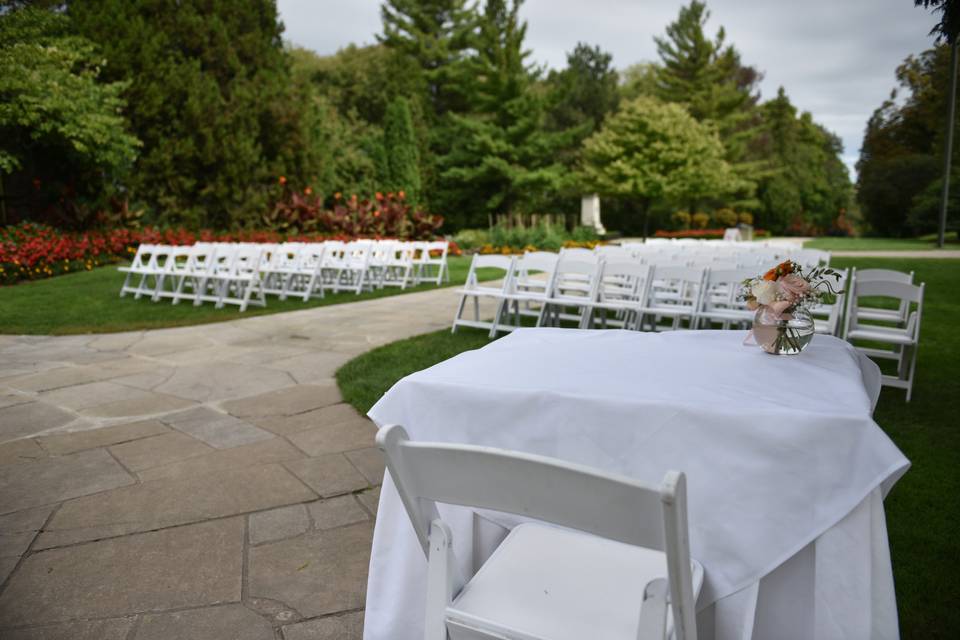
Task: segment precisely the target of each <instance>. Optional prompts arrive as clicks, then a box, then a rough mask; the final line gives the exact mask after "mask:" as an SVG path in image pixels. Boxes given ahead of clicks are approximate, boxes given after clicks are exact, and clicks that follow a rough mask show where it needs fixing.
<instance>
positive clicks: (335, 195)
mask: <svg viewBox="0 0 960 640" xmlns="http://www.w3.org/2000/svg"><path fill="white" fill-rule="evenodd" d="M342 197H343V194H342V193H340V192H339V191H337V192H336V193H335V194H333V199H334V200H339V199H340V198H342Z"/></svg>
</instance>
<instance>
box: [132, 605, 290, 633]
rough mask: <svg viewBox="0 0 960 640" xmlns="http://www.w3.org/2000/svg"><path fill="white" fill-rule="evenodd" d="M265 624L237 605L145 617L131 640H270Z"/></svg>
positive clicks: (267, 627) (255, 615)
mask: <svg viewBox="0 0 960 640" xmlns="http://www.w3.org/2000/svg"><path fill="white" fill-rule="evenodd" d="M273 639H274V633H273V627H272V626H271V625H270V623H269V622H267V620H265V619H264V618H262V617H261V616H259V615H257V614H256V613H254V612H253V611H250V610H249V609H247V608H246V607H244V606H243V605H240V604H227V605H222V606H219V607H207V608H203V609H190V610H187V611H171V612H169V613H157V614H147V615H145V616H143V618H142V619H141V621H140V626H139V627H138V628H137V633H136V635H134V636H133V639H132V640H273Z"/></svg>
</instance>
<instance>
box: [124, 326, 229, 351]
mask: <svg viewBox="0 0 960 640" xmlns="http://www.w3.org/2000/svg"><path fill="white" fill-rule="evenodd" d="M211 344H213V343H212V341H211V340H210V339H209V338H206V337H204V336H202V335H200V334H199V333H198V332H196V331H184V330H182V329H173V330H169V331H162V330H161V331H150V332H148V333H144V334H143V337H142V338H141V339H140V340H138V341H137V342H136V343H134V344H132V345H130V346H128V347H127V348H126V352H127V353H133V354H136V355H142V356H160V355H164V354H168V353H175V352H177V351H192V350H194V349H203V348H205V347H209V346H210V345H211Z"/></svg>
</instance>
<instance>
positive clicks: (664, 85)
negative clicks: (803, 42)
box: [654, 0, 763, 206]
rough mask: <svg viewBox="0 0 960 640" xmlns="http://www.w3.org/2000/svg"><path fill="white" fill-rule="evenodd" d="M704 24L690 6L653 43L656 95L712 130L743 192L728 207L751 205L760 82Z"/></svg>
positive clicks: (696, 6) (694, 0)
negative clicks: (657, 59) (657, 58)
mask: <svg viewBox="0 0 960 640" xmlns="http://www.w3.org/2000/svg"><path fill="white" fill-rule="evenodd" d="M709 18H710V12H709V11H708V10H707V8H706V5H705V4H704V3H703V2H699V1H698V0H691V2H690V4H689V5H687V6H685V7H682V8H681V9H680V13H679V15H678V16H677V19H676V20H675V21H674V22H672V23H671V24H669V25H668V26H667V30H666V31H667V32H666V37H662V38H655V39H654V40H655V42H656V45H657V52H658V53H659V55H660V60H661V64H660V65H659V66H658V67H657V70H656V75H655V78H656V84H655V86H656V95H657V96H658V97H659V98H660V99H662V100H664V101H667V102H677V103H680V104H683V105H684V106H686V107H687V109H688V111H689V112H690V114H691V115H692V116H693V117H694V118H696V119H697V120H698V121H700V122H708V123H711V124H712V126H714V127H716V129H717V131H718V132H719V133H720V139H721V140H722V141H723V144H724V148H725V149H726V158H727V160H728V161H729V162H730V163H731V164H732V165H733V167H734V171H735V172H736V173H737V174H738V175H739V176H740V179H741V180H742V181H743V183H744V187H745V188H744V189H743V190H741V191H740V193H739V197H738V201H736V202H733V203H731V204H736V205H739V206H750V205H755V204H756V203H755V202H754V201H752V198H751V196H752V192H753V187H754V186H755V185H753V183H752V179H753V178H754V177H756V176H757V174H758V173H759V172H761V171H762V168H763V163H762V162H758V160H760V159H759V158H756V157H755V156H754V154H752V153H751V149H750V146H751V144H752V142H753V141H754V140H755V139H756V137H757V136H758V135H759V132H760V129H759V126H760V122H759V116H758V113H757V110H756V103H757V98H758V96H757V93H756V85H757V83H758V82H759V80H760V77H761V76H760V74H759V73H758V72H757V71H756V70H755V69H753V68H752V67H747V66H744V65H743V64H742V63H741V61H740V54H739V53H738V52H737V50H736V49H735V48H734V47H733V46H732V45H728V44H726V33H725V31H724V29H723V27H720V28H719V29H718V31H717V34H716V36H715V38H713V39H711V38H709V37H708V36H707V35H706V33H705V26H706V23H707V21H708V20H709Z"/></svg>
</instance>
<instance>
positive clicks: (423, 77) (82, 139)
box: [0, 0, 853, 233]
mask: <svg viewBox="0 0 960 640" xmlns="http://www.w3.org/2000/svg"><path fill="white" fill-rule="evenodd" d="M520 4H521V0H480V1H478V2H468V1H467V0H385V1H384V3H383V5H382V7H381V16H382V29H381V32H380V33H379V34H378V36H377V40H378V42H377V44H375V45H371V46H364V47H358V46H354V45H349V46H347V47H345V48H343V49H341V50H340V51H339V52H338V53H336V54H334V55H331V56H319V55H317V54H315V53H313V52H311V51H308V50H305V49H301V48H295V47H288V46H284V44H283V42H282V37H281V36H282V25H281V24H280V22H279V20H278V16H277V10H276V5H275V1H274V0H203V1H200V0H68V1H67V2H52V3H51V2H24V1H15V2H10V1H9V0H0V7H2V8H0V176H2V182H3V189H4V194H3V201H4V202H5V204H6V211H5V215H6V216H7V220H8V221H12V220H14V219H17V218H24V217H26V218H34V219H42V220H46V221H51V222H54V223H56V224H59V225H62V226H75V227H76V226H85V225H90V224H93V223H95V222H96V221H98V220H100V221H102V220H104V219H106V220H108V221H110V220H113V221H117V220H118V219H121V218H123V217H124V216H129V215H131V214H129V213H128V211H129V210H135V211H140V210H142V211H143V212H144V219H145V220H147V221H150V222H153V223H159V224H187V225H191V226H209V227H218V228H236V227H255V226H257V225H262V224H263V221H264V213H265V212H266V211H268V210H270V209H271V207H272V206H273V203H274V201H275V200H276V199H277V198H279V197H281V195H282V193H283V192H284V191H285V190H289V188H290V187H294V188H298V189H305V188H307V187H309V188H310V189H311V191H312V192H313V193H316V194H319V195H320V196H321V197H322V198H324V199H326V200H327V201H328V202H332V201H333V199H334V198H335V197H336V194H338V193H342V194H352V193H357V194H361V195H365V194H368V195H372V194H373V193H374V192H377V191H381V192H388V191H401V190H402V191H404V192H405V193H406V196H407V198H408V200H412V201H414V202H416V203H418V204H419V205H421V206H423V207H425V208H427V209H428V210H430V211H432V212H435V213H439V214H441V215H443V216H444V217H445V219H446V227H445V230H448V231H453V230H456V229H459V228H467V227H478V226H486V225H487V224H488V220H490V218H491V216H493V215H496V214H504V213H563V212H568V213H575V212H577V211H578V210H579V198H580V195H581V194H582V193H585V192H593V191H597V192H600V193H601V194H602V195H603V196H605V198H604V217H605V221H606V222H607V226H608V227H610V228H614V229H618V230H620V231H622V232H624V233H640V232H643V231H652V230H653V229H656V228H663V227H670V228H677V227H686V226H694V227H696V226H705V225H712V226H726V225H728V224H732V223H735V222H737V221H738V220H753V221H754V222H755V223H756V225H758V226H760V227H763V228H766V229H769V230H771V231H774V232H778V233H779V232H784V231H793V232H798V233H809V232H817V231H822V232H829V231H831V230H838V229H842V228H843V215H842V214H843V213H844V212H845V211H846V210H848V209H849V208H850V204H851V197H852V193H853V191H852V185H851V184H850V180H849V176H848V175H847V172H846V169H845V167H844V165H843V164H842V162H841V161H840V158H839V154H840V152H841V148H840V143H839V140H838V139H837V138H836V136H834V135H832V134H831V133H829V132H828V131H826V130H825V129H824V128H823V127H822V126H820V125H818V124H817V123H816V122H815V121H814V120H813V118H812V116H811V115H810V114H808V113H798V110H797V109H796V107H794V106H793V105H792V104H791V103H790V101H789V99H788V98H787V95H786V93H785V92H784V90H783V89H781V90H780V92H779V94H778V95H777V96H776V97H773V98H772V99H769V100H766V101H763V100H761V99H760V96H759V92H758V89H757V86H758V83H759V80H760V79H761V74H760V72H759V71H758V70H757V69H755V68H754V67H752V66H749V65H747V64H745V63H743V62H742V61H741V59H740V54H739V52H738V51H737V50H736V48H735V47H734V46H733V45H732V44H730V43H728V42H727V41H726V36H725V33H724V30H723V29H722V28H719V29H718V30H717V31H716V32H715V33H713V34H710V33H708V30H707V21H708V18H709V13H708V11H707V9H706V6H705V5H704V4H703V3H701V2H697V1H693V2H691V3H690V4H689V5H687V6H685V7H683V8H682V9H681V11H680V13H679V15H678V16H677V18H676V20H675V21H674V22H673V23H671V24H670V25H669V26H668V27H667V29H666V32H665V33H664V35H663V36H662V37H660V38H658V39H657V48H658V53H659V59H658V60H656V61H654V62H647V63H642V64H637V65H634V66H632V67H628V68H627V69H625V70H624V71H623V72H618V71H617V70H616V69H615V68H614V66H613V60H612V57H611V55H610V54H609V53H607V52H604V51H603V50H602V49H601V48H600V47H599V46H591V45H588V44H583V43H581V44H578V45H577V46H576V48H575V49H574V50H573V51H571V52H570V53H569V54H568V56H567V65H566V67H564V68H563V69H556V70H549V71H548V70H545V69H543V68H540V67H538V66H537V65H534V64H532V63H531V62H530V55H531V52H530V51H529V50H528V49H527V48H526V47H525V35H526V24H525V23H524V22H523V21H522V20H521V19H520V17H519V8H520ZM38 77H39V78H41V79H42V81H41V82H39V83H38V82H36V78H38ZM280 176H283V178H284V182H285V183H286V185H288V186H287V187H285V189H280V188H278V180H279V178H280ZM125 202H129V209H126V208H124V205H123V203H125ZM838 218H839V222H838ZM120 221H122V220H120Z"/></svg>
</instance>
